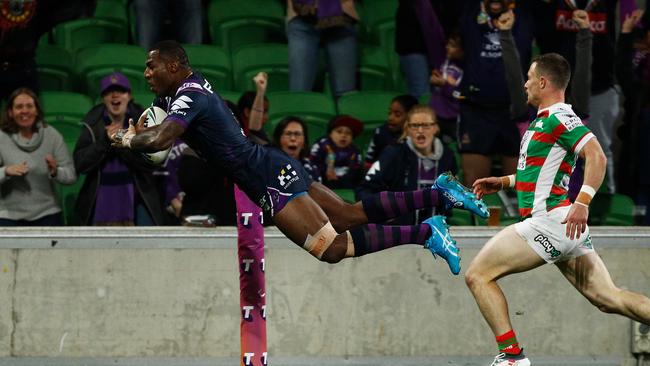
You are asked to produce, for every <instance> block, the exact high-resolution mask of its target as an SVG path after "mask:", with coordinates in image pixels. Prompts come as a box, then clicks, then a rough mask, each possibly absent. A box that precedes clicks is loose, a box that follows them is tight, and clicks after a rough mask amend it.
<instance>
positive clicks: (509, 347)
mask: <svg viewBox="0 0 650 366" xmlns="http://www.w3.org/2000/svg"><path fill="white" fill-rule="evenodd" d="M497 344H498V345H499V352H504V353H507V354H511V355H518V354H520V353H521V348H519V342H517V336H516V335H515V332H514V331H513V330H509V331H508V332H506V333H504V334H502V335H500V336H497Z"/></svg>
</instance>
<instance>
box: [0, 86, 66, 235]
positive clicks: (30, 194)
mask: <svg viewBox="0 0 650 366" xmlns="http://www.w3.org/2000/svg"><path fill="white" fill-rule="evenodd" d="M76 179H77V176H76V174H75V171H74V166H73V165H72V157H71V156H70V152H69V151H68V149H67V148H66V146H65V143H64V142H63V137H62V136H61V134H60V133H59V132H57V131H56V130H55V129H54V128H52V127H50V126H48V125H47V124H46V123H45V121H43V110H42V108H41V104H40V102H39V100H38V97H37V96H36V94H35V93H34V92H33V91H31V90H30V89H27V88H19V89H16V90H15V91H14V92H13V93H11V95H10V96H9V101H8V103H7V106H6V108H5V113H4V115H3V119H2V131H0V188H1V189H2V199H0V226H54V225H63V215H62V214H61V207H60V205H59V202H58V200H57V197H56V193H55V192H54V190H53V187H54V185H53V184H52V181H55V182H58V183H62V184H72V183H74V182H75V181H76Z"/></svg>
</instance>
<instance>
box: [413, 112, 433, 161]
mask: <svg viewBox="0 0 650 366" xmlns="http://www.w3.org/2000/svg"><path fill="white" fill-rule="evenodd" d="M406 126H407V128H408V130H407V132H408V136H409V137H410V138H411V140H412V141H413V145H414V146H415V148H416V149H417V150H418V151H419V152H420V153H421V154H423V155H428V154H430V153H431V151H432V149H433V139H434V137H435V136H436V134H437V133H438V132H439V131H440V127H438V123H437V122H436V121H434V120H433V116H432V115H431V114H429V113H414V114H413V115H412V116H411V119H410V120H409V121H408V123H407V124H406Z"/></svg>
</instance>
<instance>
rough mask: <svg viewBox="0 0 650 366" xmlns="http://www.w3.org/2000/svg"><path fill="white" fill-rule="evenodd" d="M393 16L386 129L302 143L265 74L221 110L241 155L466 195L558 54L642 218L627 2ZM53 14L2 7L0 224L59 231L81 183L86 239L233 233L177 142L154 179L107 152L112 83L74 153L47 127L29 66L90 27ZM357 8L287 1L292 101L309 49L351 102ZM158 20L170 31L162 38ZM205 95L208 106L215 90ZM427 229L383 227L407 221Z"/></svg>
mask: <svg viewBox="0 0 650 366" xmlns="http://www.w3.org/2000/svg"><path fill="white" fill-rule="evenodd" d="M269 1H270V0H269ZM396 1H397V2H398V4H397V7H396V13H395V23H394V24H395V33H394V40H395V41H394V50H393V51H394V54H395V57H396V60H397V62H398V66H397V67H398V68H399V73H400V74H401V78H402V79H403V81H404V87H403V90H401V91H399V90H396V91H395V96H394V98H393V99H392V101H391V103H390V105H388V106H386V107H387V112H386V123H385V124H383V125H381V126H380V127H377V128H375V129H374V130H373V131H369V130H367V129H368V127H367V126H366V123H365V121H363V120H361V119H360V118H359V117H358V116H354V115H337V116H334V117H333V118H332V119H331V120H330V121H329V123H328V124H327V126H326V129H325V130H326V133H325V135H323V136H312V138H314V140H310V139H309V133H310V131H308V126H309V124H308V123H307V121H306V118H305V116H301V115H288V116H282V118H277V117H276V118H275V120H273V121H271V120H270V118H269V115H270V114H269V112H270V111H272V110H273V105H272V103H270V102H269V99H268V98H267V95H266V91H267V88H268V84H269V76H268V75H267V74H266V73H264V72H260V73H258V74H257V75H255V77H254V78H253V80H252V84H251V85H254V87H255V89H254V90H252V91H247V92H243V93H242V94H241V96H240V97H239V99H238V100H232V101H225V100H224V102H227V103H228V105H229V107H230V108H231V110H232V112H233V114H234V115H235V116H236V117H237V119H238V120H239V121H240V123H241V124H242V130H243V131H244V133H245V134H246V135H247V136H249V138H250V140H251V141H253V142H254V143H258V144H264V145H266V144H271V145H273V146H275V147H277V148H278V149H280V150H282V151H284V152H285V153H286V154H288V155H289V156H291V157H293V158H294V159H296V160H298V161H300V162H301V163H302V164H303V166H304V167H305V168H306V170H307V171H308V172H309V173H310V174H311V176H312V179H314V180H316V181H320V182H322V183H324V184H325V185H327V186H329V187H331V188H334V189H348V190H354V192H355V194H356V198H357V199H362V198H363V197H364V196H365V195H368V194H371V193H374V192H379V191H384V190H390V191H404V190H416V189H421V188H422V187H424V186H427V185H431V183H432V182H433V181H434V180H435V178H436V176H437V175H439V174H440V173H442V172H445V171H451V172H454V173H459V172H462V178H463V179H464V183H465V184H466V185H471V184H472V182H473V181H474V180H476V179H478V178H480V177H485V176H489V175H492V174H493V170H500V171H501V172H496V173H497V174H504V175H508V174H512V173H514V172H515V171H516V166H517V160H518V158H519V156H518V151H519V142H520V138H521V134H522V133H523V131H524V130H525V128H526V127H527V125H528V123H529V121H530V120H531V119H532V118H534V116H535V113H536V112H535V110H534V109H532V108H531V107H530V106H528V105H526V95H525V90H524V88H523V83H524V77H525V75H524V70H527V69H528V65H529V63H530V61H531V58H532V56H533V55H534V54H535V53H547V52H557V53H560V54H562V55H563V56H565V57H566V58H567V59H568V60H569V61H570V63H571V65H572V68H573V69H572V71H573V78H572V81H571V86H570V93H569V94H568V95H569V97H568V98H569V100H568V103H571V104H572V105H573V107H574V110H575V111H576V112H577V114H578V115H579V116H580V118H582V120H583V121H584V123H585V124H586V125H587V126H588V127H589V128H590V129H591V130H592V131H593V132H594V134H595V135H596V136H597V138H598V140H599V141H600V143H601V145H602V146H603V149H604V151H605V153H606V155H607V158H608V164H609V165H608V170H607V180H606V182H605V183H604V186H605V187H604V191H606V192H609V193H614V192H619V193H624V194H627V195H629V196H631V197H632V198H633V199H634V200H635V203H636V205H638V207H640V208H641V209H643V208H644V207H647V206H648V205H649V204H650V173H649V172H650V169H644V167H645V165H647V164H648V161H650V159H648V157H650V151H649V149H650V148H649V147H648V146H649V145H648V144H645V143H643V141H644V139H645V137H650V98H649V97H648V92H647V90H648V87H649V86H650V71H649V70H650V61H649V60H650V57H649V54H650V30H649V29H650V21H649V19H648V18H647V16H645V15H644V13H643V11H641V10H636V8H637V4H636V1H635V0H601V1H593V0H525V1H524V0H461V1H443V0H396ZM358 2H360V1H358ZM51 3H52V2H50V1H46V0H39V1H34V2H29V3H25V4H30V5H24V6H25V8H21V9H16V11H23V12H25V14H28V15H29V14H31V15H30V16H29V17H23V18H21V19H23V23H25V24H22V23H20V24H18V23H16V24H12V23H6V22H5V23H0V24H9V26H7V27H5V26H4V25H3V26H1V27H0V45H1V46H2V48H3V52H2V54H1V55H0V66H1V69H0V81H2V83H0V84H1V85H2V88H1V90H0V91H1V92H2V95H1V97H2V98H3V102H4V103H5V104H4V105H5V107H4V113H3V116H2V124H1V129H2V131H1V132H0V140H1V141H0V185H1V192H2V196H1V197H0V225H3V226H4V225H62V224H63V216H62V213H61V211H62V207H61V204H60V203H59V201H58V200H57V198H56V194H57V193H56V189H55V188H54V187H55V186H56V184H73V183H74V182H75V181H76V179H77V175H79V177H80V178H83V179H84V180H83V184H82V185H81V188H80V190H79V193H78V197H77V201H76V205H75V215H76V217H77V221H78V223H79V224H82V225H178V224H185V225H193V224H197V223H198V224H200V225H232V224H234V220H235V214H234V213H235V208H234V205H235V203H234V197H233V185H232V182H230V181H229V180H228V179H227V178H226V177H225V174H223V172H219V171H218V170H217V169H212V168H210V167H209V166H207V165H206V163H205V162H204V161H203V160H202V159H201V158H200V157H198V156H197V155H196V154H195V153H194V152H193V151H192V150H191V149H189V148H187V146H186V145H185V144H184V143H183V142H182V141H178V142H177V143H176V144H175V145H174V147H173V148H172V152H171V153H170V154H169V157H168V159H167V160H166V162H165V163H164V164H163V165H162V166H152V165H151V164H149V163H147V162H146V161H145V160H144V159H143V158H142V156H141V155H140V154H138V153H134V152H132V151H130V150H122V149H116V148H113V147H112V146H111V144H110V141H109V139H108V136H109V135H110V134H111V133H113V132H114V131H115V130H117V129H120V128H124V127H125V126H127V124H128V123H129V119H134V120H137V119H138V118H139V116H140V115H141V114H142V113H143V111H144V109H145V107H146V105H139V104H137V103H134V101H133V100H132V94H131V92H132V90H131V84H130V83H129V80H128V79H127V77H126V76H125V75H123V74H121V73H119V72H114V73H112V74H109V75H105V77H104V78H103V79H101V82H100V91H101V103H98V104H97V105H96V106H95V107H93V108H92V109H91V110H90V111H88V113H87V115H86V116H85V117H84V118H83V119H82V124H83V127H82V128H81V134H80V136H79V139H78V141H77V143H76V145H75V147H74V150H73V151H69V150H68V149H67V148H66V146H65V144H64V142H63V139H62V137H61V135H60V134H59V133H58V132H57V131H56V129H54V128H52V127H51V126H50V125H48V123H47V121H45V120H44V119H43V109H42V108H41V106H40V101H39V97H38V90H39V86H38V81H37V80H36V78H35V77H34V75H35V64H34V51H35V48H36V46H37V42H38V39H39V38H40V37H41V35H42V34H44V33H45V32H47V31H48V29H49V28H51V27H52V26H54V25H55V24H56V23H58V22H61V21H65V20H69V19H73V18H76V17H79V16H84V15H88V14H89V13H92V8H93V5H92V4H93V2H89V3H90V5H87V4H85V2H84V4H85V5H83V6H82V5H80V4H76V2H75V1H71V0H68V1H64V2H63V5H61V7H60V9H58V10H57V12H55V13H53V16H52V17H49V18H48V21H47V22H45V21H41V20H39V19H41V18H42V17H43V12H46V11H48V9H50V7H51ZM133 3H134V9H135V12H136V18H137V22H136V24H137V31H136V34H137V38H136V40H135V41H136V42H137V43H138V44H140V45H141V46H143V47H149V46H151V45H152V44H154V43H155V42H156V41H159V40H161V39H162V38H163V37H164V36H166V35H171V36H172V37H176V38H177V39H178V40H179V41H181V42H183V43H197V44H199V43H205V42H206V38H207V37H206V35H207V34H208V32H207V27H206V25H205V24H204V14H203V13H204V10H205V2H203V3H202V2H201V1H200V0H196V1H186V2H177V1H165V2H158V1H150V0H134V1H133ZM180 3H182V4H183V5H182V6H180V7H179V4H180ZM355 5H356V4H355V1H354V0H334V1H324V0H287V7H286V9H287V13H286V15H287V18H286V38H287V41H288V43H287V44H288V50H289V57H288V62H289V63H288V69H289V86H288V87H289V89H290V90H291V91H313V90H315V88H316V86H315V82H316V74H317V71H318V68H319V53H320V52H321V51H320V50H321V48H322V49H323V50H324V53H325V56H326V57H325V60H326V65H327V71H328V75H329V78H330V80H329V83H330V88H331V92H332V97H333V98H335V99H336V98H339V97H341V96H342V95H344V94H345V93H347V92H350V91H354V90H357V89H358V88H359V85H360V82H359V80H358V79H359V78H358V75H357V72H358V67H359V66H358V53H359V51H358V49H359V42H360V37H361V35H360V30H359V24H361V23H362V22H363V13H360V12H358V11H357V9H356V7H355ZM362 5H364V6H365V7H366V8H369V7H371V6H372V4H371V1H363V2H362ZM641 5H643V4H641ZM645 5H647V4H645ZM28 6H30V7H31V6H33V7H34V8H27V7H28ZM30 12H31V13H30ZM183 14H185V15H183ZM617 14H620V18H619V19H617ZM170 15H171V16H170ZM166 17H167V19H173V20H175V21H174V22H171V23H170V24H167V23H166V22H165V19H166ZM190 19H192V20H193V21H188V20H190ZM164 27H167V28H169V29H167V30H166V31H164V30H163V28H164ZM189 61H190V64H191V62H192V60H191V59H190V60H189ZM143 63H144V60H143ZM196 71H198V72H200V71H201V70H200V69H198V70H196ZM386 77H390V75H386ZM212 88H213V90H214V91H216V92H217V93H218V92H219V91H220V88H219V85H212ZM140 102H142V101H140ZM422 102H424V103H425V104H421V103H422ZM235 103H236V104H235ZM145 104H146V103H145ZM621 106H622V107H623V108H620V107H621ZM270 126H273V128H269V127H270ZM364 130H366V131H365V133H366V134H368V136H370V135H371V136H372V137H371V140H370V142H369V144H368V145H367V146H364V145H360V146H359V145H356V144H355V140H356V139H357V138H358V137H359V136H361V134H362V133H364ZM267 132H268V134H267ZM310 141H315V143H314V144H313V145H311V146H310V145H309V143H310ZM615 152H618V154H615ZM576 171H577V172H578V174H576V175H575V176H576V177H575V179H576V181H574V180H573V178H572V182H571V185H572V186H577V187H579V184H578V183H576V182H577V181H579V179H580V177H579V173H580V172H581V171H580V166H579V165H578V169H577V170H576ZM53 183H56V184H53ZM431 214H432V213H431V212H418V213H415V214H414V215H410V216H409V217H401V218H397V219H395V220H394V221H395V222H399V223H402V224H403V223H415V222H420V221H422V220H423V219H424V218H426V217H427V216H430V215H431ZM197 218H198V219H197ZM644 223H645V224H650V221H648V219H646V220H645V222H644Z"/></svg>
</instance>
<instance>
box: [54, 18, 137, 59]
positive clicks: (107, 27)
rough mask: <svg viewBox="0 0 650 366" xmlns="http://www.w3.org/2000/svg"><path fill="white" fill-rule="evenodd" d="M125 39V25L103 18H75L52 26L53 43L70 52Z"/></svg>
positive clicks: (122, 41)
mask: <svg viewBox="0 0 650 366" xmlns="http://www.w3.org/2000/svg"><path fill="white" fill-rule="evenodd" d="M126 41H127V33H126V27H125V26H122V25H120V24H118V23H115V22H112V21H108V20H104V19H77V20H72V21H69V22H65V23H61V24H59V25H57V26H56V27H55V28H54V43H56V44H58V45H59V46H62V47H64V48H66V49H67V50H68V51H71V52H72V51H76V50H78V49H80V48H83V47H86V46H89V45H95V44H99V43H126ZM143 63H144V62H143Z"/></svg>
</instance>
